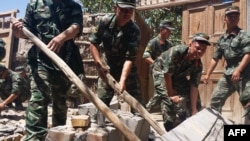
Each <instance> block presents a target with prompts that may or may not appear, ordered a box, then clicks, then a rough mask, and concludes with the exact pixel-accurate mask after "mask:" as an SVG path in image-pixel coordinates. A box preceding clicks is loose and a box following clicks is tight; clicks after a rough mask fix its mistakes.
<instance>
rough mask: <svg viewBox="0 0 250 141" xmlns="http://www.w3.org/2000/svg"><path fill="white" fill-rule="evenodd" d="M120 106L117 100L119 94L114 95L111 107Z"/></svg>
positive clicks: (116, 107) (117, 107)
mask: <svg viewBox="0 0 250 141" xmlns="http://www.w3.org/2000/svg"><path fill="white" fill-rule="evenodd" d="M119 107H120V104H119V102H118V100H117V96H115V95H114V96H113V98H112V100H111V102H110V104H109V108H110V109H115V110H117V109H119Z"/></svg>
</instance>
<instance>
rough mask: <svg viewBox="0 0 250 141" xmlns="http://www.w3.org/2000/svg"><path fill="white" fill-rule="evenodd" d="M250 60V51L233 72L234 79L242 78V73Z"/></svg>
mask: <svg viewBox="0 0 250 141" xmlns="http://www.w3.org/2000/svg"><path fill="white" fill-rule="evenodd" d="M249 61H250V53H246V54H245V55H244V56H243V58H242V60H241V62H240V64H239V66H238V67H237V68H236V70H235V71H234V72H233V75H232V78H231V79H232V81H238V80H239V79H240V74H241V72H242V71H243V70H244V69H245V68H246V66H247V65H248V64H249Z"/></svg>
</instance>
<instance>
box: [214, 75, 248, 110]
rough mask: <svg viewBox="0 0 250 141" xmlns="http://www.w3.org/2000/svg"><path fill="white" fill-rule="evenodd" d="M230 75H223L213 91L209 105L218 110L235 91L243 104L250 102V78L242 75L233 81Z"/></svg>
mask: <svg viewBox="0 0 250 141" xmlns="http://www.w3.org/2000/svg"><path fill="white" fill-rule="evenodd" d="M231 77H232V76H231V75H230V76H225V75H224V76H223V77H222V78H221V79H220V80H219V81H218V83H217V85H216V87H215V89H214V91H213V95H212V98H211V103H210V106H211V108H213V109H215V110H217V111H219V112H221V110H222V107H223V105H224V104H225V101H226V100H227V98H228V97H229V96H231V95H232V94H233V93H234V92H236V91H237V92H238V94H239V100H240V102H241V104H242V105H243V106H245V105H246V104H247V103H249V102H250V79H249V78H246V77H245V78H244V77H243V78H242V79H241V80H240V81H237V82H233V81H231Z"/></svg>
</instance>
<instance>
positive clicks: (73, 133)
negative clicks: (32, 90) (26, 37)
mask: <svg viewBox="0 0 250 141" xmlns="http://www.w3.org/2000/svg"><path fill="white" fill-rule="evenodd" d="M24 105H25V104H24ZM111 107H112V108H114V109H116V110H114V109H113V111H114V112H115V113H116V115H117V116H118V117H119V118H120V119H121V120H122V121H123V123H124V124H126V125H127V126H128V127H129V128H130V129H131V131H133V132H134V133H135V134H136V135H137V136H138V137H139V138H140V139H141V140H142V141H148V140H150V138H152V139H153V138H156V137H157V134H154V135H153V134H152V132H153V131H154V130H153V129H152V128H151V127H150V125H149V124H148V123H147V122H145V119H143V118H142V117H140V116H138V115H134V114H132V113H129V112H124V111H121V109H122V108H120V109H117V108H118V106H117V103H114V104H112V105H111ZM25 109H26V106H25V107H24V109H23V110H15V109H13V108H6V109H5V110H3V111H1V116H0V141H20V140H21V138H23V136H24V135H25ZM122 110H124V109H122ZM95 112H96V108H95V106H94V105H93V104H92V103H86V104H82V105H79V107H78V108H69V109H68V119H67V123H66V125H65V126H58V127H54V128H50V127H51V116H52V110H51V105H50V106H48V127H49V128H50V129H49V134H50V136H47V137H46V141H54V139H53V138H56V139H58V140H56V141H60V140H63V141H67V138H69V139H68V140H71V139H74V141H87V138H88V139H89V140H90V139H91V138H92V140H91V141H95V139H94V140H93V138H94V137H96V136H97V137H98V136H104V137H105V136H106V139H102V140H101V141H105V140H106V141H116V140H113V139H114V138H117V140H119V141H126V139H125V137H124V136H123V135H122V134H121V132H120V131H119V130H117V129H116V128H115V127H114V126H113V124H112V123H110V122H109V121H108V120H107V119H106V120H105V126H104V127H102V126H99V125H98V124H97V123H98V122H97V118H96V116H95ZM74 115H88V116H89V117H90V124H89V125H88V126H87V127H80V128H75V127H74V128H73V127H72V121H71V120H72V116H74ZM152 117H153V118H154V119H156V120H157V121H160V122H161V115H159V114H158V113H157V114H152ZM145 123H147V124H145ZM150 128H151V129H150ZM163 129H164V128H163ZM155 135H156V136H155ZM53 136H55V137H53ZM59 136H60V137H61V138H64V139H59V138H58V137H59ZM51 138H52V139H51ZM65 139H66V140H65ZM155 140H157V139H155ZM98 141H99V140H98Z"/></svg>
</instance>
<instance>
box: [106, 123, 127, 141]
mask: <svg viewBox="0 0 250 141" xmlns="http://www.w3.org/2000/svg"><path fill="white" fill-rule="evenodd" d="M105 130H106V131H107V132H108V141H122V138H124V136H123V134H122V133H121V132H120V131H119V130H118V129H117V128H115V127H112V126H106V127H105Z"/></svg>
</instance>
